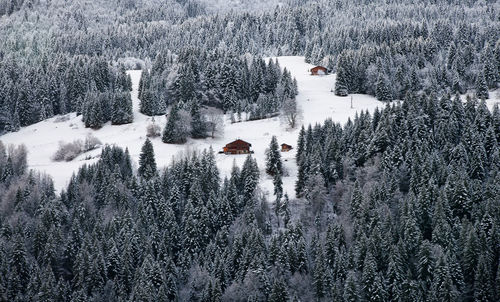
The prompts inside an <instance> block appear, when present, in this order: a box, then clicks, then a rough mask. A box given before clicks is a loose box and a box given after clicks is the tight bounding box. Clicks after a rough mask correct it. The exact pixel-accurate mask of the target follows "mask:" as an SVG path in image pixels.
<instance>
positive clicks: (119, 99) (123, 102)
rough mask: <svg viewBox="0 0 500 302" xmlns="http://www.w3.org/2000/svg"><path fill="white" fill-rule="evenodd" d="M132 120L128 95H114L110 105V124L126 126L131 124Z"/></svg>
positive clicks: (122, 93) (130, 101)
mask: <svg viewBox="0 0 500 302" xmlns="http://www.w3.org/2000/svg"><path fill="white" fill-rule="evenodd" d="M133 119H134V113H133V110H132V99H131V98H130V93H128V92H120V93H117V94H115V95H114V98H113V105H112V113H111V124H112V125H122V124H128V123H132V121H133Z"/></svg>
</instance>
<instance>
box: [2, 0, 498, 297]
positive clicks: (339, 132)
mask: <svg viewBox="0 0 500 302" xmlns="http://www.w3.org/2000/svg"><path fill="white" fill-rule="evenodd" d="M246 2H247V1H241V2H240V1H233V2H232V3H236V4H237V3H243V4H244V3H246ZM213 3H216V4H217V3H218V2H211V1H207V0H203V1H189V0H187V1H180V0H179V1H172V0H169V1H159V0H142V1H135V0H113V1H62V0H52V1H42V0H38V1H37V0H24V1H22V0H0V36H1V37H2V39H0V131H1V132H5V131H16V130H17V129H19V127H21V126H26V125H30V124H33V123H36V122H38V121H41V120H44V119H46V118H48V117H51V116H53V115H57V114H66V113H68V112H77V113H78V114H81V115H82V119H83V121H84V123H85V125H86V127H89V128H94V129H97V128H100V127H101V126H103V124H104V123H106V122H111V123H112V124H124V123H130V122H131V121H132V119H133V114H132V111H131V106H132V105H131V99H130V93H129V92H130V90H131V79H130V77H128V76H127V75H126V73H125V70H126V69H130V68H140V69H143V72H142V73H143V76H142V78H141V83H140V85H139V98H140V100H141V104H140V106H141V111H142V112H143V113H145V114H147V115H152V116H154V115H158V114H164V113H165V112H166V110H167V109H169V110H170V114H169V118H168V120H167V124H166V125H165V129H166V130H165V129H164V130H165V131H164V132H163V135H162V140H163V141H164V142H165V143H182V142H184V141H185V140H186V137H188V136H191V137H195V138H200V137H206V136H208V133H209V130H208V129H207V128H204V127H202V126H206V125H207V124H206V123H205V122H204V120H203V116H202V114H201V113H200V112H201V110H202V107H215V108H218V109H221V110H223V111H225V112H227V113H237V114H238V113H239V114H241V113H246V114H248V118H249V119H252V118H266V117H269V116H272V115H273V114H275V113H276V112H279V111H280V110H281V109H282V107H283V106H284V104H288V102H292V103H293V100H294V98H295V95H296V93H297V85H296V81H294V80H293V78H292V76H291V75H290V73H289V72H288V71H286V70H282V69H281V68H280V66H279V61H274V60H271V61H264V60H263V59H262V57H264V56H270V55H303V56H305V60H306V61H307V62H311V63H314V64H322V65H325V66H327V67H328V68H329V69H331V70H332V71H334V72H336V73H337V76H336V83H335V93H336V94H338V95H347V94H349V93H367V94H371V95H374V96H376V97H377V98H378V99H379V100H382V101H385V102H387V103H386V107H385V108H380V109H377V110H375V112H373V113H369V112H359V113H358V114H357V115H356V117H355V118H354V119H352V120H349V121H348V122H347V123H346V124H345V125H340V124H338V123H335V122H334V121H332V120H327V121H325V122H324V123H323V124H321V125H320V124H317V125H305V126H304V127H303V128H302V129H301V130H300V135H299V139H298V142H297V146H296V150H297V153H296V155H297V156H296V162H297V165H298V173H297V174H298V176H297V180H296V186H295V189H296V194H297V196H298V198H296V199H291V198H289V196H288V195H287V194H286V193H287V192H283V183H282V179H281V177H282V173H283V170H282V162H281V157H280V153H279V151H278V148H279V146H278V143H277V139H276V137H273V138H272V139H271V141H270V145H269V150H268V151H267V153H266V166H265V167H260V170H263V171H265V173H267V174H268V175H269V176H270V177H272V178H273V184H274V195H273V196H267V197H266V195H265V194H263V192H261V190H260V188H259V186H258V183H259V177H261V173H260V170H259V167H258V166H257V163H256V161H255V159H254V158H252V156H248V157H247V158H246V160H245V162H244V164H243V165H242V166H241V167H238V166H234V168H233V170H232V172H231V174H230V176H228V177H226V178H221V176H220V173H219V170H218V168H217V166H216V162H215V155H214V153H213V150H205V151H201V152H193V153H191V154H189V155H187V156H185V157H182V158H177V159H175V160H174V161H173V162H172V163H171V164H170V165H169V166H168V167H165V168H162V169H159V168H158V167H157V164H156V161H155V154H154V148H153V145H152V143H151V141H150V140H149V139H146V141H145V142H144V145H143V147H142V150H141V154H140V159H139V163H138V165H136V164H135V163H133V161H132V160H131V157H130V154H129V152H128V150H126V149H125V150H123V149H121V148H119V147H117V146H105V147H103V148H102V152H101V155H100V158H99V160H98V161H97V162H95V163H93V164H90V165H85V166H83V167H81V168H80V169H79V171H78V172H77V173H75V175H73V177H72V178H71V180H70V181H69V184H68V186H67V187H66V188H65V189H64V190H63V191H62V192H60V193H59V192H55V190H54V186H53V183H52V180H51V179H50V176H47V175H43V174H38V173H35V172H33V171H29V170H28V169H27V150H26V149H25V148H24V147H23V146H18V147H13V146H4V145H3V144H1V143H0V301H72V302H73V301H346V302H347V301H374V302H375V301H433V302H434V301H436V302H437V301H499V300H500V248H499V247H500V199H499V196H500V145H499V142H500V109H499V107H498V105H495V106H493V108H492V109H491V110H490V109H488V106H487V105H486V102H485V99H487V98H488V97H489V96H490V94H491V93H492V91H493V90H494V89H495V88H498V82H499V81H500V74H499V71H500V40H499V38H500V24H499V23H500V21H499V16H500V4H499V3H498V2H497V1H444V0H433V1H409V0H393V1H385V0H376V1H364V0H355V1H349V0H335V1H327V0H323V1H301V0H291V1H284V2H283V3H279V5H278V3H275V2H273V1H266V6H262V7H258V5H256V6H255V7H247V9H245V10H244V11H240V10H238V9H237V7H233V9H231V8H229V9H227V10H226V9H224V10H221V9H220V8H218V7H217V5H215V6H214V5H212V4H213ZM275 4H276V6H275ZM271 5H272V9H269V7H270V6H271ZM332 84H333V83H332ZM464 93H470V95H469V96H468V97H467V100H466V101H465V102H464V101H463V100H462V99H461V95H460V94H464ZM394 100H399V101H394ZM391 101H392V102H391ZM117 108H119V109H120V110H116V109H117ZM188 117H189V118H188ZM180 120H189V121H190V125H185V124H182V123H179V121H180ZM188 126H189V127H188ZM174 134H175V135H174ZM158 135H160V134H158ZM288 193H290V192H288Z"/></svg>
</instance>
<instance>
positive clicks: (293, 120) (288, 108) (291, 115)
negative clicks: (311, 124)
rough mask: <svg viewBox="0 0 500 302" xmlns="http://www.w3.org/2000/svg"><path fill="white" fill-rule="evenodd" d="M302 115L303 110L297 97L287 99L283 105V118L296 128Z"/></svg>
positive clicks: (292, 127) (291, 126)
mask: <svg viewBox="0 0 500 302" xmlns="http://www.w3.org/2000/svg"><path fill="white" fill-rule="evenodd" d="M300 117H301V110H300V108H299V107H298V105H297V101H296V100H295V99H286V100H285V101H284V102H283V105H282V107H281V119H282V120H283V122H284V123H285V124H287V125H288V127H290V128H291V129H294V128H295V127H296V126H297V124H298V122H299V120H300Z"/></svg>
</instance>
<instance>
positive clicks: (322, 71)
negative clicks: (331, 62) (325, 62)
mask: <svg viewBox="0 0 500 302" xmlns="http://www.w3.org/2000/svg"><path fill="white" fill-rule="evenodd" d="M327 74H328V69H326V67H323V66H316V67H313V68H311V75H327Z"/></svg>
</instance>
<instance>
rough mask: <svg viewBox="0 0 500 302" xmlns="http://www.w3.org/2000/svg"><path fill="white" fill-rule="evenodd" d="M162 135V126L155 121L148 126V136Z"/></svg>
mask: <svg viewBox="0 0 500 302" xmlns="http://www.w3.org/2000/svg"><path fill="white" fill-rule="evenodd" d="M160 135H161V128H160V126H158V125H157V124H155V123H152V124H149V125H148V127H147V128H146V136H147V137H158V136H160Z"/></svg>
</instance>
